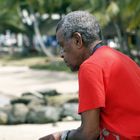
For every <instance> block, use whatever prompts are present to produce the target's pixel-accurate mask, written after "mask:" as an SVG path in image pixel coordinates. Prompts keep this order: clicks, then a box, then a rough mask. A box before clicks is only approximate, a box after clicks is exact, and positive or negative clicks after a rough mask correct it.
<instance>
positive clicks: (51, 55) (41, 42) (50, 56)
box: [33, 16, 54, 59]
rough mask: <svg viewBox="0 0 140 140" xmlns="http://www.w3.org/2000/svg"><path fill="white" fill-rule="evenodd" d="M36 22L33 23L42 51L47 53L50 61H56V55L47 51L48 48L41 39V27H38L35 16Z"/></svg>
mask: <svg viewBox="0 0 140 140" xmlns="http://www.w3.org/2000/svg"><path fill="white" fill-rule="evenodd" d="M34 19H35V20H34V22H33V27H34V31H35V34H36V36H37V39H38V41H39V44H40V47H41V49H42V51H43V52H44V53H45V55H47V56H48V57H49V58H50V59H54V55H53V54H52V53H51V52H50V51H49V50H47V49H46V46H45V45H44V43H43V41H42V38H41V34H40V31H39V27H38V23H37V20H36V18H35V16H34Z"/></svg>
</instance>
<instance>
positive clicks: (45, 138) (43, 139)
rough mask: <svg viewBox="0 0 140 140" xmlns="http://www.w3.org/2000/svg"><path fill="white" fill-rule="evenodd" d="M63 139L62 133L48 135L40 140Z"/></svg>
mask: <svg viewBox="0 0 140 140" xmlns="http://www.w3.org/2000/svg"><path fill="white" fill-rule="evenodd" d="M60 139H61V133H60V132H59V133H54V134H50V135H47V136H45V137H42V138H40V139H39V140H60Z"/></svg>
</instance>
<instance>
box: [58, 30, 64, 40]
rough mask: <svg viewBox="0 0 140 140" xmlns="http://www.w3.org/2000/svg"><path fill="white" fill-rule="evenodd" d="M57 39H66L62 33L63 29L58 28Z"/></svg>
mask: <svg viewBox="0 0 140 140" xmlns="http://www.w3.org/2000/svg"><path fill="white" fill-rule="evenodd" d="M56 39H57V41H58V42H62V41H63V40H64V39H63V34H62V30H58V31H57V32H56Z"/></svg>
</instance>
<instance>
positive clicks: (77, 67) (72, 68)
mask: <svg viewBox="0 0 140 140" xmlns="http://www.w3.org/2000/svg"><path fill="white" fill-rule="evenodd" d="M69 68H70V69H71V71H72V72H76V71H78V70H79V66H75V67H72V66H71V67H69Z"/></svg>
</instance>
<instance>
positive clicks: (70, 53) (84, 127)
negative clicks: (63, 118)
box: [39, 29, 100, 140]
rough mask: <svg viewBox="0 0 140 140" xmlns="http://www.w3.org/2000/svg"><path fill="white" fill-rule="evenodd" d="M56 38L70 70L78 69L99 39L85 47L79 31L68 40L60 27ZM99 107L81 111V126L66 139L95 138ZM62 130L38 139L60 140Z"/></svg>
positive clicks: (97, 133) (97, 132)
mask: <svg viewBox="0 0 140 140" xmlns="http://www.w3.org/2000/svg"><path fill="white" fill-rule="evenodd" d="M56 36H57V40H58V42H59V44H60V46H61V47H62V52H61V57H62V58H63V59H64V61H65V62H66V64H67V65H68V67H70V69H71V70H72V71H77V70H79V67H80V65H81V64H82V63H83V61H85V60H86V59H87V58H89V57H90V55H91V54H92V49H93V48H94V47H95V46H96V44H98V43H99V42H100V41H98V40H97V41H95V42H94V43H93V44H92V45H91V46H90V47H85V46H84V43H83V40H82V37H81V35H80V33H78V32H76V33H74V34H73V37H72V38H71V39H69V40H64V38H63V35H62V32H61V29H59V30H58V31H57V34H56ZM99 116H100V109H99V108H97V109H93V110H88V111H85V112H82V113H81V126H80V127H79V128H78V129H75V130H71V131H70V133H69V135H68V140H97V138H98V136H99V133H100V130H99V122H100V119H99V118H100V117H99ZM61 134H62V132H58V133H54V134H50V135H48V136H45V137H43V138H40V139H39V140H60V139H61Z"/></svg>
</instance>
